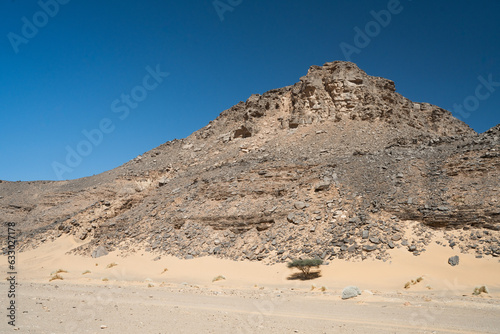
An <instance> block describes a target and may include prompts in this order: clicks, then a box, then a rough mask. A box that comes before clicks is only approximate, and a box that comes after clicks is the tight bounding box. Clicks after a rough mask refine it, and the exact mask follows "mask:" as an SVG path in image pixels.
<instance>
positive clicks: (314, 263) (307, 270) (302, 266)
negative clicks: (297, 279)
mask: <svg viewBox="0 0 500 334" xmlns="http://www.w3.org/2000/svg"><path fill="white" fill-rule="evenodd" d="M322 264H323V260H321V259H304V260H299V259H297V260H293V261H292V262H288V264H287V267H288V268H297V269H299V270H300V271H302V274H303V275H304V278H305V279H308V278H309V277H310V275H311V268H313V267H314V268H319V266H320V265H322Z"/></svg>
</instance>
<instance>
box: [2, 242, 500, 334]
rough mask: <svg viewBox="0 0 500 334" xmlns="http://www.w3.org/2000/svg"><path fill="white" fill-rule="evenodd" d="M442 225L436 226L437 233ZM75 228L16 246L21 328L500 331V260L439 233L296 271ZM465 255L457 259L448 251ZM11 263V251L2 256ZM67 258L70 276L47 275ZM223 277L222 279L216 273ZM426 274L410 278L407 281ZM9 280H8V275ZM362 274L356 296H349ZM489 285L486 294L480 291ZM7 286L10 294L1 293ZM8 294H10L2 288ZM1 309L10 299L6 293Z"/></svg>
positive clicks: (91, 330) (80, 330) (54, 330)
mask: <svg viewBox="0 0 500 334" xmlns="http://www.w3.org/2000/svg"><path fill="white" fill-rule="evenodd" d="M438 237H439V235H438ZM81 243H82V242H81V241H80V242H78V241H76V239H74V237H73V236H63V237H61V238H59V239H57V240H56V241H55V242H51V243H46V244H44V245H42V246H41V247H39V248H37V249H34V250H30V251H25V252H22V253H19V254H18V259H17V262H18V282H19V285H18V287H17V290H18V291H17V296H16V303H17V305H18V310H17V319H16V326H15V327H12V326H9V325H8V324H7V321H6V320H3V321H2V322H0V332H2V333H6V332H12V331H18V332H24V333H98V332H99V333H367V332H370V333H498V332H499V330H500V317H499V315H500V279H499V278H500V263H499V260H498V259H496V258H493V257H488V258H475V256H474V255H472V254H460V253H459V252H458V251H456V250H453V249H451V248H450V247H444V246H441V245H438V244H436V243H433V244H432V245H430V246H429V247H428V248H427V251H426V252H424V253H422V254H421V255H419V256H414V255H413V254H412V253H410V252H408V251H407V250H406V249H405V248H399V249H394V250H392V252H391V260H389V261H385V262H383V261H380V260H371V259H368V260H364V261H344V260H334V261H330V262H329V263H328V264H327V265H323V266H321V268H320V269H321V276H320V277H319V278H316V279H312V280H306V281H302V280H291V279H289V277H290V275H291V274H292V273H294V271H293V270H291V269H288V268H287V267H286V265H285V264H278V265H266V264H264V263H261V262H250V261H240V262H236V261H230V260H223V259H217V258H214V257H202V258H195V259H192V260H184V259H178V258H174V257H165V256H164V257H161V258H160V259H159V260H158V259H156V260H155V258H156V255H155V254H150V253H144V252H140V251H137V252H136V253H133V254H131V255H128V256H126V257H123V256H122V255H120V254H118V253H117V252H112V253H110V254H108V255H106V256H103V257H100V258H96V259H94V258H90V257H82V256H76V255H69V254H66V253H67V252H68V251H70V250H71V249H73V248H74V247H77V246H79V245H81ZM454 255H459V256H460V263H459V265H457V266H454V267H452V266H450V265H449V264H448V263H447V260H448V258H449V257H450V256H454ZM0 270H2V272H4V273H5V272H7V271H8V270H7V265H6V260H5V261H2V264H1V266H0ZM58 270H62V271H61V272H60V273H59V276H60V277H62V279H56V280H52V281H49V280H50V279H51V277H54V275H55V274H56V272H57V271H58ZM217 276H223V277H224V278H223V279H220V280H218V281H213V280H214V278H215V277H217ZM418 277H421V278H422V280H421V281H420V282H418V283H416V284H410V287H409V288H408V289H405V288H404V285H405V283H406V282H411V280H414V281H416V279H417V278H418ZM1 285H2V291H6V290H7V284H6V283H5V282H2V283H1ZM349 285H355V286H357V287H359V288H360V289H361V290H362V294H361V295H360V296H358V297H356V298H352V299H348V300H342V299H341V293H342V289H343V288H344V287H346V286H349ZM479 285H486V286H487V287H488V289H489V293H488V294H484V293H483V294H481V295H479V296H473V295H472V291H473V289H474V287H476V286H479ZM2 295H4V294H2ZM2 300H4V299H3V298H2ZM1 314H2V319H6V317H5V307H3V305H2V312H1Z"/></svg>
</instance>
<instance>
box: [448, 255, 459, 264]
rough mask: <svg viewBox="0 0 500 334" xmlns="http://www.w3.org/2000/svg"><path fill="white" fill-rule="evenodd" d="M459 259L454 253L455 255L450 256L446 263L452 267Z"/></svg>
mask: <svg viewBox="0 0 500 334" xmlns="http://www.w3.org/2000/svg"><path fill="white" fill-rule="evenodd" d="M459 261H460V258H459V257H458V255H455V256H452V257H450V258H449V259H448V264H449V265H450V266H452V267H454V266H456V265H458V263H459Z"/></svg>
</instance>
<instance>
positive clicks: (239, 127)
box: [0, 62, 500, 261]
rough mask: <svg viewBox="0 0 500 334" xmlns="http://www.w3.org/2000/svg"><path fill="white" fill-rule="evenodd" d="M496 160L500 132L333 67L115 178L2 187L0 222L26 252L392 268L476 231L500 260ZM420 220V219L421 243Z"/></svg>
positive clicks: (257, 99) (231, 113) (350, 68)
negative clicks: (56, 249) (315, 261)
mask: <svg viewBox="0 0 500 334" xmlns="http://www.w3.org/2000/svg"><path fill="white" fill-rule="evenodd" d="M498 152H499V135H498V126H497V127H495V128H493V129H492V130H490V131H488V132H486V133H484V134H480V135H479V134H477V133H475V132H474V131H473V130H472V129H470V128H469V127H468V126H467V125H466V124H465V123H463V122H461V121H459V120H457V119H456V118H454V117H453V116H452V115H451V113H450V112H449V111H446V110H444V109H441V108H439V107H436V106H433V105H430V104H427V103H414V102H412V101H410V100H408V99H406V98H404V97H403V96H401V95H400V94H398V93H397V92H396V90H395V85H394V82H392V81H390V80H387V79H384V78H378V77H372V76H369V75H367V74H366V73H365V72H363V71H362V70H360V69H359V68H358V67H357V66H356V65H355V64H353V63H349V62H333V63H326V64H324V65H323V66H322V67H320V66H312V67H311V68H310V69H309V71H308V73H307V75H306V76H304V77H302V78H301V79H300V82H298V83H296V84H294V85H292V86H287V87H284V88H280V89H275V90H271V91H269V92H266V93H264V94H263V95H252V96H251V97H250V98H249V99H248V100H247V101H246V102H240V103H239V104H237V105H235V106H233V107H232V108H230V109H228V110H226V111H224V112H222V113H221V114H220V115H219V117H218V118H217V119H215V120H214V121H212V122H210V124H208V125H207V126H206V127H204V128H202V129H200V130H198V131H196V132H194V133H193V134H192V135H190V136H189V137H187V138H185V139H183V140H174V141H171V142H168V143H165V144H163V145H161V146H159V147H157V148H155V149H153V150H151V151H149V152H147V153H144V154H143V155H142V156H139V157H137V158H135V159H133V160H131V161H129V162H128V163H126V164H124V165H123V166H120V167H118V168H116V169H114V170H111V171H108V172H105V173H102V174H100V175H97V176H94V177H88V178H83V179H79V180H74V181H63V182H2V183H0V194H1V196H3V198H1V199H0V212H1V213H2V217H3V218H2V219H4V220H5V221H14V222H17V224H18V228H19V229H20V230H21V231H22V235H21V239H20V243H21V245H23V246H22V247H24V248H26V247H34V246H36V245H37V244H39V243H40V242H46V241H47V240H51V239H54V238H56V237H58V236H60V235H62V234H63V233H71V234H74V235H75V236H76V237H78V238H80V239H82V240H89V243H88V244H86V245H84V246H82V247H81V248H80V249H78V250H77V251H78V252H80V253H82V254H90V253H91V252H92V251H93V250H94V249H95V248H96V247H97V246H98V245H101V246H104V247H106V248H107V249H108V250H113V249H119V250H121V251H122V252H124V253H127V252H130V251H133V250H134V249H137V248H145V249H146V250H148V251H153V252H157V253H158V254H159V255H161V254H175V255H177V256H183V257H184V256H187V257H194V256H203V255H210V254H216V255H218V256H223V257H230V258H233V259H241V258H248V259H258V260H262V259H265V258H267V259H268V260H269V261H284V260H286V259H287V258H291V257H298V256H319V257H322V258H330V257H344V258H351V257H353V258H364V257H366V256H376V257H378V258H385V257H386V256H387V254H386V250H387V249H389V248H393V247H411V246H415V248H411V250H412V251H414V252H415V253H416V254H418V253H419V251H422V250H423V249H424V248H425V245H426V244H428V243H429V242H430V240H431V237H430V234H432V229H431V227H432V228H443V227H444V228H447V229H450V228H452V229H458V228H460V229H463V228H464V227H465V229H469V228H470V227H471V226H473V227H475V228H480V229H481V231H483V230H486V231H487V234H486V235H487V237H485V238H483V239H482V240H483V245H482V247H472V246H474V243H471V242H470V240H469V239H470V238H469V237H467V238H464V240H463V242H462V243H461V244H460V246H461V247H462V249H463V251H468V250H470V251H475V252H478V254H499V253H498V252H500V249H499V248H498V247H497V246H498V239H497V238H498V237H500V235H499V234H498V233H499V232H498V231H499V230H500V218H499V217H500V216H499V215H500V209H499V203H498V201H497V198H498V190H499V181H498V180H499V170H500V168H499V165H500V159H499V156H498ZM410 221H412V222H415V221H416V222H419V223H423V224H419V225H418V227H417V232H416V233H417V234H415V235H414V237H412V238H408V237H407V236H405V235H404V230H405V228H407V227H408V226H409V225H410ZM419 233H420V235H418V234H419ZM421 235H424V236H425V237H421ZM495 240H496V241H495Z"/></svg>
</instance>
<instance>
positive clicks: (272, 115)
mask: <svg viewBox="0 0 500 334" xmlns="http://www.w3.org/2000/svg"><path fill="white" fill-rule="evenodd" d="M276 119H277V120H279V124H278V126H279V127H280V129H290V128H292V129H293V128H298V127H299V126H307V125H312V124H318V123H325V122H339V121H369V122H378V121H381V122H384V123H385V124H387V123H388V124H390V125H391V126H394V127H398V128H403V127H409V128H412V129H414V130H416V132H420V133H419V134H418V135H422V134H424V135H428V136H431V137H451V136H456V135H463V134H470V135H474V134H475V132H474V131H473V130H472V129H470V128H469V126H467V125H466V124H465V123H463V122H461V121H460V120H458V119H456V118H454V117H453V116H452V114H451V113H450V112H449V111H447V110H444V109H442V108H439V107H437V106H434V105H431V104H428V103H415V102H412V101H410V100H409V99H407V98H405V97H403V96H402V95H400V94H399V93H397V92H396V87H395V84H394V82H393V81H391V80H388V79H385V78H380V77H374V76H370V75H368V74H366V73H365V72H364V71H363V70H361V69H360V68H359V67H358V66H356V64H354V63H351V62H345V61H334V62H329V63H325V64H324V65H323V66H311V67H310V68H309V70H308V72H307V74H306V75H305V76H303V77H301V78H300V81H299V82H297V83H296V84H294V85H292V86H287V87H284V88H281V89H274V90H270V91H268V92H266V93H264V94H262V95H259V94H254V95H252V96H250V97H249V98H248V100H247V101H246V102H240V103H239V104H237V105H235V106H234V107H232V108H230V109H228V110H226V111H225V112H223V113H222V114H221V115H220V117H219V118H218V119H217V121H216V123H217V124H216V125H221V124H222V125H223V128H224V129H221V131H222V132H223V133H228V134H227V135H226V139H227V140H230V139H231V138H247V137H251V136H252V135H255V134H256V133H258V132H259V131H260V130H261V129H262V127H266V126H269V125H270V124H273V122H269V120H276ZM234 124H236V127H234ZM227 131H228V132H227Z"/></svg>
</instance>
